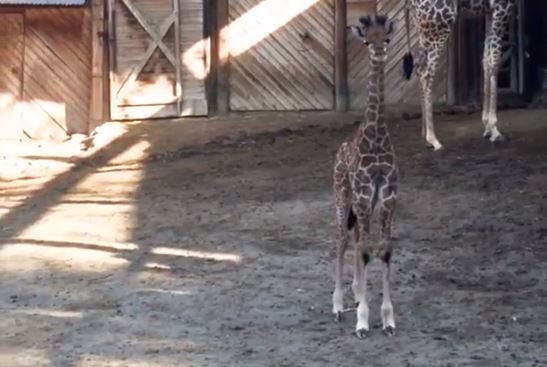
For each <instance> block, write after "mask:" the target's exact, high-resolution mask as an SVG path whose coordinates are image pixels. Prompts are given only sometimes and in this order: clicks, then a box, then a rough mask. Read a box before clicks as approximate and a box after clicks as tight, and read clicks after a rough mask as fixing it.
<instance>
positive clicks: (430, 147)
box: [426, 143, 444, 152]
mask: <svg viewBox="0 0 547 367" xmlns="http://www.w3.org/2000/svg"><path fill="white" fill-rule="evenodd" d="M426 146H427V149H428V150H430V151H432V152H438V151H441V150H443V148H444V147H443V146H442V144H441V143H437V144H436V145H433V144H430V143H427V145H426Z"/></svg>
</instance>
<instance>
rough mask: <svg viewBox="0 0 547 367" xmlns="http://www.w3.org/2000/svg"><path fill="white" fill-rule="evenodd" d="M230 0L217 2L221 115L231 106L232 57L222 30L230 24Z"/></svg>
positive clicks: (218, 91) (218, 104)
mask: <svg viewBox="0 0 547 367" xmlns="http://www.w3.org/2000/svg"><path fill="white" fill-rule="evenodd" d="M228 2H229V0H218V2H217V9H216V10H217V13H216V15H217V16H216V21H217V29H218V33H219V38H218V46H217V49H218V66H217V112H218V114H220V115H223V114H226V113H228V112H229V108H230V107H229V106H230V85H229V79H230V77H229V75H230V68H229V65H230V59H229V53H230V50H229V46H228V40H227V39H225V37H224V33H223V32H222V30H223V29H224V28H225V27H227V26H228V24H229V4H228Z"/></svg>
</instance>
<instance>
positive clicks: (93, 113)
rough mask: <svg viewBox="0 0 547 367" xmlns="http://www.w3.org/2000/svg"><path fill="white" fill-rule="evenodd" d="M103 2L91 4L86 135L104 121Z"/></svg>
mask: <svg viewBox="0 0 547 367" xmlns="http://www.w3.org/2000/svg"><path fill="white" fill-rule="evenodd" d="M104 12H105V4H104V0H92V2H91V14H92V19H91V37H92V38H91V48H92V57H91V100H90V116H89V128H88V133H91V132H93V130H95V128H96V127H97V126H99V125H100V124H101V123H102V122H103V121H104V119H105V104H104V102H105V96H104V91H105V86H104V80H105V75H104V74H105V65H104V58H105V52H104V50H105V44H104V39H105V36H106V34H105V27H104Z"/></svg>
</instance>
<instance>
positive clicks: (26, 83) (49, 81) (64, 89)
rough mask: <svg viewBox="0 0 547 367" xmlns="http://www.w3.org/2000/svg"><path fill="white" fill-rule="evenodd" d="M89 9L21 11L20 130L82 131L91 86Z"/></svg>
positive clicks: (32, 132) (37, 133)
mask: <svg viewBox="0 0 547 367" xmlns="http://www.w3.org/2000/svg"><path fill="white" fill-rule="evenodd" d="M90 46H91V33H90V12H89V9H88V8H52V7H48V8H29V9H27V10H26V11H25V65H24V68H23V70H24V77H23V100H24V101H25V102H27V103H28V107H27V108H25V109H24V116H23V120H24V122H25V132H27V133H28V134H30V135H32V136H41V135H43V134H46V133H47V134H51V133H52V131H53V130H54V127H58V128H59V129H60V130H63V131H66V132H67V133H76V132H78V133H87V128H88V123H89V101H90V86H91V72H90V68H91V47H90Z"/></svg>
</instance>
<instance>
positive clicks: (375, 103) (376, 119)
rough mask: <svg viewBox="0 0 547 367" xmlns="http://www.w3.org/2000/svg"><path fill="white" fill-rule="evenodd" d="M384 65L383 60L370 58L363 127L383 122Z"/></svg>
mask: <svg viewBox="0 0 547 367" xmlns="http://www.w3.org/2000/svg"><path fill="white" fill-rule="evenodd" d="M384 66H385V62H382V61H377V60H373V59H371V60H370V69H369V75H368V93H367V102H366V108H365V118H364V120H363V121H364V124H363V125H364V126H363V127H366V126H371V125H372V126H378V125H383V124H384Z"/></svg>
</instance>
